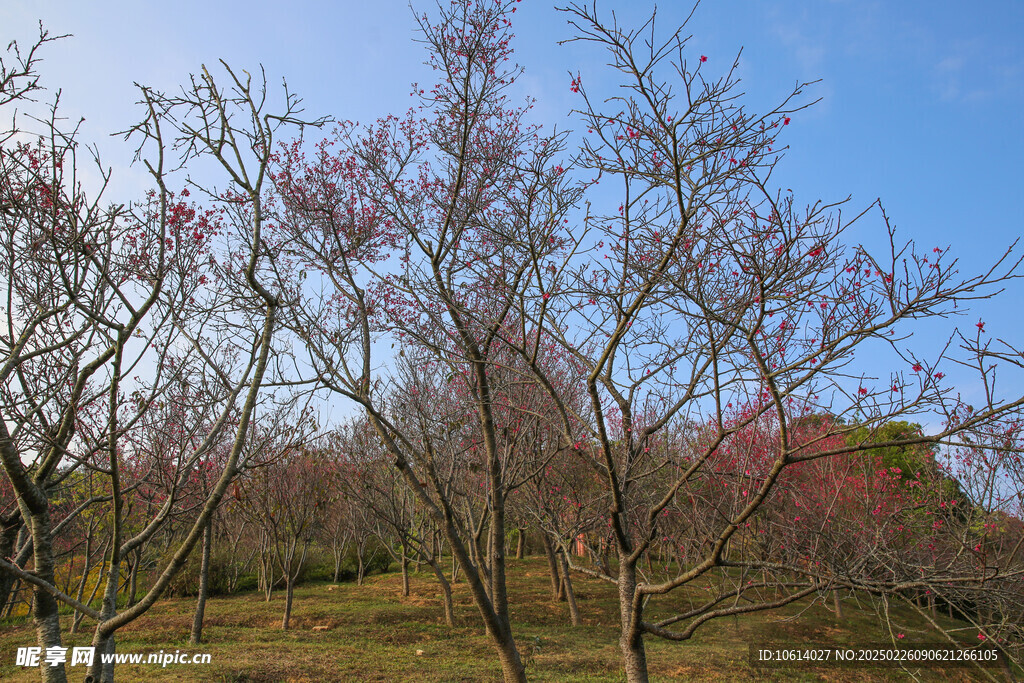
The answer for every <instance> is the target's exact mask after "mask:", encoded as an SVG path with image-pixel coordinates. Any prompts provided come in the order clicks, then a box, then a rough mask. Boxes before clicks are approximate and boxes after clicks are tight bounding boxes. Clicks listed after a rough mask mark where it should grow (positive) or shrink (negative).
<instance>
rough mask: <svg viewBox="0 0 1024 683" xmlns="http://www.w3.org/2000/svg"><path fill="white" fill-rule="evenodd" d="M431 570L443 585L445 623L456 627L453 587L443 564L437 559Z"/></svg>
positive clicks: (431, 563) (432, 563)
mask: <svg viewBox="0 0 1024 683" xmlns="http://www.w3.org/2000/svg"><path fill="white" fill-rule="evenodd" d="M430 568H431V569H433V570H434V576H436V577H437V582H438V583H440V584H441V597H442V599H443V600H444V621H445V623H446V624H448V626H455V605H454V603H453V602H452V585H451V584H450V583H448V579H446V578H445V576H444V570H443V569H441V563H440V562H438V561H437V560H436V559H434V560H433V561H431V562H430Z"/></svg>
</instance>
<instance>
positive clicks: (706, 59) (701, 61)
mask: <svg viewBox="0 0 1024 683" xmlns="http://www.w3.org/2000/svg"><path fill="white" fill-rule="evenodd" d="M706 61H708V58H707V57H705V56H704V55H701V56H700V63H701V64H703V63H704V62H706Z"/></svg>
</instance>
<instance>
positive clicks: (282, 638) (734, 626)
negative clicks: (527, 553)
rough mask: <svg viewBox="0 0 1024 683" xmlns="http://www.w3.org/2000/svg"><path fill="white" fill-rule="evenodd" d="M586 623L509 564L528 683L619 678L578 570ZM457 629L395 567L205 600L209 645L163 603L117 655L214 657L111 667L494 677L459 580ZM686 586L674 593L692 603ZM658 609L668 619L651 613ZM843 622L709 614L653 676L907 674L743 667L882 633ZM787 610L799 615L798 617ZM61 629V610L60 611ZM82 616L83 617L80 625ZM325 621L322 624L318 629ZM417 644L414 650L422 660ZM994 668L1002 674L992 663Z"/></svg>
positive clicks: (339, 677)
mask: <svg viewBox="0 0 1024 683" xmlns="http://www.w3.org/2000/svg"><path fill="white" fill-rule="evenodd" d="M574 584H575V585H576V589H577V592H578V599H579V604H580V610H581V612H582V614H583V618H584V622H585V623H584V625H583V626H582V627H579V628H573V627H572V626H570V625H569V618H568V608H567V607H566V605H565V604H564V603H555V602H552V600H551V598H550V592H549V591H550V583H549V580H548V576H547V566H546V563H545V561H544V559H543V558H538V557H531V558H527V559H525V560H520V561H516V560H511V561H510V570H509V592H510V604H511V609H512V615H513V630H514V632H515V634H516V638H517V641H518V643H519V645H520V651H521V652H522V653H523V656H524V659H525V660H526V662H527V671H528V675H529V677H530V678H531V679H532V680H537V681H621V680H623V676H622V673H621V665H620V658H619V652H618V645H617V639H618V628H617V620H618V607H617V604H616V600H615V591H614V587H613V586H611V585H608V584H605V583H602V582H599V581H596V580H592V579H588V578H585V577H580V576H576V577H574ZM455 591H456V593H455V597H456V618H457V620H458V625H457V626H456V627H455V628H449V627H448V626H446V625H445V624H444V619H443V613H442V607H441V601H440V595H439V589H438V587H437V585H436V583H435V582H434V579H433V577H432V575H431V574H429V573H427V572H424V573H423V574H420V575H415V574H414V575H413V579H412V595H411V596H410V597H408V598H404V597H402V596H401V579H400V577H399V575H398V574H397V573H391V574H385V575H380V576H373V577H370V578H369V579H368V580H367V582H366V583H365V584H364V585H363V586H362V587H359V586H356V585H355V584H354V583H349V584H341V585H339V586H338V587H337V588H335V589H333V590H329V585H328V584H324V583H318V584H309V585H306V586H302V587H300V588H298V589H297V590H296V596H295V605H294V609H293V612H292V628H291V630H289V631H282V630H281V628H280V620H281V611H282V609H283V604H284V602H283V594H280V593H275V596H274V599H273V601H271V602H270V603H267V602H265V601H264V600H263V596H262V595H261V594H255V593H248V594H244V595H235V596H230V597H218V598H212V599H211V600H210V601H209V603H208V605H207V609H206V625H205V632H204V636H205V640H206V642H205V643H204V644H203V645H201V646H198V647H190V646H189V645H188V634H189V629H190V626H191V620H192V609H193V606H194V600H192V599H185V598H182V599H170V600H164V601H162V602H160V603H158V604H157V605H156V606H155V607H154V608H153V609H152V610H151V611H150V612H149V614H147V615H146V616H145V617H143V618H142V619H139V620H138V621H136V622H135V623H133V624H131V625H130V626H128V627H126V628H125V629H123V630H122V631H120V632H119V634H118V645H117V647H118V652H143V653H147V654H148V653H150V652H157V651H159V650H164V651H165V652H174V651H175V650H176V649H180V650H182V651H183V652H209V653H210V654H211V655H212V662H211V663H210V664H207V665H183V664H181V665H170V666H168V667H167V668H160V667H158V666H154V665H135V666H130V665H120V666H119V667H118V669H117V678H118V680H120V681H151V680H152V681H155V680H185V681H235V682H239V683H241V682H243V681H246V682H253V683H255V682H261V683H262V682H268V683H269V682H271V681H317V682H320V681H489V680H500V677H501V672H500V667H499V666H498V663H497V658H496V656H495V654H494V651H493V649H492V647H491V645H490V642H489V640H488V639H487V637H486V635H485V634H484V632H483V627H482V626H481V625H480V618H479V614H478V612H477V610H476V608H475V607H474V606H473V604H472V602H471V600H470V597H469V594H468V591H467V589H466V586H465V584H457V585H456V586H455ZM690 597H695V598H696V597H697V596H696V594H690V593H687V592H685V591H680V592H677V594H674V595H673V596H672V598H671V599H672V601H673V602H676V603H678V604H680V605H682V604H688V600H689V598H690ZM656 609H657V612H656V613H655V616H657V615H658V614H662V613H667V612H666V610H667V606H665V605H661V606H659V607H657V608H656ZM844 611H845V614H844V619H843V621H842V622H841V623H837V622H836V619H835V617H834V615H833V614H832V613H831V612H829V611H828V610H827V609H826V608H825V607H824V606H822V605H821V604H818V603H810V602H808V603H803V604H800V605H794V606H790V607H788V608H786V609H783V610H778V611H775V612H765V613H759V614H753V615H745V616H741V617H739V618H732V617H730V618H725V619H719V620H716V621H712V622H710V623H709V624H707V625H706V626H705V627H703V628H702V629H701V630H699V631H698V632H697V634H696V636H695V637H694V638H693V639H692V640H690V641H687V642H683V643H670V642H665V641H660V640H657V639H654V638H648V640H647V645H648V663H649V668H650V672H651V677H652V679H653V680H662V681H667V680H701V681H746V680H751V681H753V680H769V681H791V680H807V681H813V680H826V681H840V680H842V681H868V680H904V679H909V678H910V676H909V675H908V674H907V673H905V672H901V671H899V670H898V669H892V668H888V669H853V668H841V667H838V666H836V665H831V666H828V665H826V666H820V667H817V668H814V667H802V668H799V669H762V670H757V669H754V668H752V667H751V666H750V665H749V662H748V647H749V645H750V644H751V643H754V644H763V643H766V642H769V641H770V642H774V643H788V644H792V645H801V644H806V643H836V644H857V643H862V644H863V643H868V642H884V641H888V640H889V634H888V631H887V630H885V629H883V627H882V626H881V624H880V622H879V619H878V617H877V616H876V614H875V612H874V611H873V610H871V609H869V608H868V606H867V605H863V606H861V607H858V606H857V605H856V603H855V602H853V601H847V602H846V603H844ZM794 617H795V618H794ZM892 620H893V622H894V623H896V624H898V625H899V628H900V629H902V630H903V631H904V632H905V633H906V636H907V637H906V640H905V641H904V642H934V641H935V640H936V639H935V638H934V636H930V634H929V633H928V632H927V630H926V628H925V627H924V626H923V624H922V623H921V622H920V620H919V619H917V618H915V617H914V616H913V615H912V614H911V613H910V612H909V611H903V610H900V609H894V610H893V612H892ZM64 622H65V624H66V625H68V626H69V625H70V618H65V619H64ZM88 625H89V620H88V619H86V621H85V622H83V626H86V627H88ZM314 626H327V627H328V628H327V630H316V631H315V630H313V627H314ZM90 639H91V632H90V631H89V629H88V628H86V629H85V632H84V633H79V634H77V635H75V636H67V635H65V641H64V643H65V645H67V646H69V647H70V646H83V645H88V644H89V641H90ZM34 644H35V634H34V631H33V629H32V627H31V624H30V623H29V622H28V621H26V620H25V619H15V620H12V621H10V622H8V623H5V624H2V625H0V680H5V681H36V680H39V672H38V671H36V670H34V669H25V668H17V667H15V666H14V664H13V663H14V656H15V651H16V649H17V648H18V647H19V646H22V647H24V646H28V645H34ZM418 651H422V654H417V652H418ZM68 673H69V678H70V679H71V680H76V679H78V680H80V679H81V678H82V677H83V675H84V668H83V667H81V666H78V667H71V668H69V669H68ZM993 673H995V674H996V675H999V672H997V671H994V672H993ZM979 678H980V677H979V676H978V674H977V673H975V672H972V671H971V670H968V669H931V670H924V672H923V675H922V676H921V679H923V680H943V681H949V680H977V679H979Z"/></svg>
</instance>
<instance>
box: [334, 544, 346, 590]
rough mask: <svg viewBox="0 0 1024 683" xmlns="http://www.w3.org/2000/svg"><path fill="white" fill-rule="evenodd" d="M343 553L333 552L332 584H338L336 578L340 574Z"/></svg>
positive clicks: (342, 551) (341, 551)
mask: <svg viewBox="0 0 1024 683" xmlns="http://www.w3.org/2000/svg"><path fill="white" fill-rule="evenodd" d="M344 556H345V552H344V549H342V550H340V551H339V550H337V549H335V550H334V583H338V576H339V575H340V574H341V560H342V559H343V558H344Z"/></svg>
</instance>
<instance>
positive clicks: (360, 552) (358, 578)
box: [356, 543, 366, 586]
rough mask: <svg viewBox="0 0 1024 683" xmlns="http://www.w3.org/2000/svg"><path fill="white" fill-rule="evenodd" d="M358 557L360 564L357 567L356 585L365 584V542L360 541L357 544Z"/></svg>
mask: <svg viewBox="0 0 1024 683" xmlns="http://www.w3.org/2000/svg"><path fill="white" fill-rule="evenodd" d="M356 559H357V560H358V561H359V565H358V566H357V568H356V585H357V586H362V585H363V576H364V574H365V571H366V570H365V568H364V565H363V544H362V543H360V544H358V545H357V546H356Z"/></svg>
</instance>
